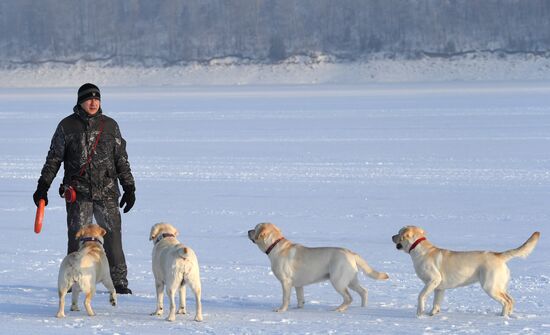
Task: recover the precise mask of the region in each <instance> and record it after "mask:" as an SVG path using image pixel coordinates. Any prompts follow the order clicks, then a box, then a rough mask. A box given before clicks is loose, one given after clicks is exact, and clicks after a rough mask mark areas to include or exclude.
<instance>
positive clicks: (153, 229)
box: [149, 223, 159, 241]
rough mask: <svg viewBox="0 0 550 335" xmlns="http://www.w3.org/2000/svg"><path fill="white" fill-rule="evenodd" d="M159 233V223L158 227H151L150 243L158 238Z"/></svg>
mask: <svg viewBox="0 0 550 335" xmlns="http://www.w3.org/2000/svg"><path fill="white" fill-rule="evenodd" d="M158 233H159V231H158V223H157V224H156V225H154V226H153V227H151V232H150V233H149V241H152V240H154V239H155V238H156V237H157V235H158Z"/></svg>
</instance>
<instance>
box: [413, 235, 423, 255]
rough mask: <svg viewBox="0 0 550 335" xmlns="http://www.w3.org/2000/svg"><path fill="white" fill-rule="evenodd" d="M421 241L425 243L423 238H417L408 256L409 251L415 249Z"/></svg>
mask: <svg viewBox="0 0 550 335" xmlns="http://www.w3.org/2000/svg"><path fill="white" fill-rule="evenodd" d="M422 241H426V238H425V237H421V238H419V239H418V240H416V241H414V243H413V245H411V248H410V249H409V254H410V253H411V251H413V250H414V248H416V247H417V246H418V245H419V244H420V242H422Z"/></svg>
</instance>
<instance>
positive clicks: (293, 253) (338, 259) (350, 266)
mask: <svg viewBox="0 0 550 335" xmlns="http://www.w3.org/2000/svg"><path fill="white" fill-rule="evenodd" d="M248 238H249V239H250V240H251V241H252V242H254V243H255V244H256V245H257V246H258V248H260V250H261V251H262V252H265V253H266V254H267V255H268V257H269V260H270V261H271V270H272V271H273V273H274V274H275V277H277V279H278V280H279V281H280V282H281V285H282V286H283V303H282V305H281V306H280V307H279V308H277V309H276V310H275V311H276V312H284V311H286V310H287V309H288V304H289V303H290V293H291V289H292V287H295V288H296V297H297V300H298V308H303V307H304V286H305V285H308V284H313V283H317V282H321V281H324V280H330V282H331V283H332V286H334V288H335V289H336V291H337V292H338V293H340V294H341V295H342V297H343V298H344V302H343V303H342V304H341V305H340V306H338V308H336V311H339V312H343V311H345V310H346V309H347V308H348V307H349V305H350V304H351V301H352V298H351V295H350V293H349V290H348V288H349V289H352V290H353V291H355V292H357V293H358V294H359V295H360V296H361V306H363V307H364V306H366V305H367V289H366V288H364V287H362V286H361V284H360V283H359V280H358V278H357V272H358V271H359V270H358V268H361V270H363V272H365V274H367V275H368V276H369V277H371V278H374V279H388V275H387V274H386V273H380V272H377V271H374V270H373V269H371V268H370V267H369V265H368V264H367V262H365V260H364V259H363V258H361V257H360V256H359V255H357V254H356V253H354V252H351V251H349V250H347V249H343V248H326V247H325V248H308V247H304V246H302V245H300V244H295V243H292V242H290V241H289V240H287V239H285V238H284V237H283V235H282V233H281V231H280V230H279V228H277V227H276V226H275V225H274V224H272V223H260V224H258V225H256V227H255V228H254V229H252V230H249V231H248Z"/></svg>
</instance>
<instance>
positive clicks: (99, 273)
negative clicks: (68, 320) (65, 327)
mask: <svg viewBox="0 0 550 335" xmlns="http://www.w3.org/2000/svg"><path fill="white" fill-rule="evenodd" d="M105 233H106V232H105V229H103V228H101V227H100V226H98V225H96V224H89V225H85V226H83V227H82V228H80V230H79V231H78V233H76V238H78V239H80V248H79V249H78V251H75V252H72V253H70V254H68V255H67V256H65V258H64V259H63V261H62V262H61V267H60V268H59V276H58V279H57V289H58V294H59V311H58V312H57V317H58V318H63V317H65V295H66V294H67V291H68V290H69V289H70V288H71V287H72V290H73V292H72V304H71V311H78V310H79V309H78V294H79V293H80V291H82V292H84V294H85V295H86V299H85V300H84V306H85V307H86V312H88V315H89V316H93V315H95V313H94V311H93V310H92V305H91V301H92V297H93V296H94V294H95V285H96V283H99V282H101V283H103V285H104V286H105V287H106V288H107V289H108V290H109V302H110V303H111V305H113V306H116V291H115V287H114V285H113V281H112V280H111V274H110V272H109V262H108V261H107V257H106V256H105V251H104V250H103V236H104V235H105Z"/></svg>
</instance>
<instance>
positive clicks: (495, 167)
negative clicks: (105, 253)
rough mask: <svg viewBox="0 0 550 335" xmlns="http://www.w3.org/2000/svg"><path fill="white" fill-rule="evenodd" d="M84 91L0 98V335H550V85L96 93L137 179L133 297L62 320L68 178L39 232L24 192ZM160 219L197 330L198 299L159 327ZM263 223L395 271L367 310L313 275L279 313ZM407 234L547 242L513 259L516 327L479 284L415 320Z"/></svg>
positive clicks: (372, 292)
mask: <svg viewBox="0 0 550 335" xmlns="http://www.w3.org/2000/svg"><path fill="white" fill-rule="evenodd" d="M4 79H5V78H4V77H3V78H2V86H4V87H6V86H9V84H10V83H9V82H6V81H4ZM51 79H55V78H51ZM61 82H63V83H67V82H68V81H67V80H65V79H63V78H61ZM24 86H30V84H27V85H24ZM75 92H76V87H71V88H19V89H15V88H3V89H0V228H1V230H2V232H3V234H2V235H3V237H2V243H0V252H1V255H2V257H1V258H0V324H1V325H2V327H1V328H0V333H2V334H16V333H17V334H74V333H75V332H77V331H78V332H79V333H83V334H168V333H176V332H178V333H186V334H192V333H194V334H476V333H479V334H550V300H549V298H550V290H549V286H550V261H549V260H548V256H547V255H548V253H549V252H550V250H549V249H550V247H549V244H548V242H547V238H546V236H548V233H550V232H549V229H548V222H549V219H550V212H549V211H550V206H548V199H549V195H550V187H549V182H550V169H549V167H550V156H549V150H548V148H549V145H550V135H549V134H550V104H549V101H550V100H549V98H548V97H549V96H550V82H548V81H539V82H517V81H507V82H455V83H400V84H380V83H379V84H369V85H359V84H357V85H303V86H299V85H295V86H291V85H263V86H185V87H181V86H180V87H177V86H172V87H109V86H107V87H104V88H103V90H102V93H103V107H104V110H105V112H106V114H108V115H111V116H113V117H114V118H115V119H116V120H117V121H118V122H119V124H120V126H121V128H122V132H123V135H124V136H125V138H126V139H127V141H128V152H129V155H130V161H131V163H132V168H133V171H134V176H135V178H136V183H137V202H136V206H135V207H134V209H132V211H131V212H129V213H128V214H124V215H123V230H124V232H123V239H124V249H125V252H126V257H127V262H128V266H129V281H130V287H131V289H132V290H133V291H134V295H132V296H120V297H119V300H118V302H119V305H118V306H117V307H115V308H113V307H111V306H110V305H109V304H108V295H107V294H106V292H105V289H104V288H103V287H102V286H99V293H98V294H97V295H96V297H95V298H94V299H93V302H92V303H93V306H94V308H95V311H96V313H97V314H98V315H97V316H96V317H93V318H90V317H88V316H86V315H85V312H83V311H81V312H69V311H68V308H67V317H66V318H65V319H61V320H60V319H56V318H55V313H56V310H57V304H58V298H57V293H56V283H57V273H58V269H59V265H60V263H61V260H62V258H63V257H64V255H65V251H66V228H65V209H64V203H63V200H62V199H61V198H59V197H57V196H56V193H57V192H56V190H57V185H58V184H59V182H60V178H59V177H58V178H57V179H56V180H55V181H54V183H53V186H52V189H51V191H50V194H49V197H50V204H49V206H48V207H47V208H46V217H45V222H44V229H43V231H42V233H40V234H38V235H37V234H34V232H33V231H32V225H33V220H34V215H35V206H34V204H33V202H32V199H31V198H32V197H31V195H32V193H33V192H34V189H35V186H36V181H37V179H38V177H39V173H40V169H41V167H42V164H43V163H44V159H45V156H46V152H47V150H48V147H49V142H50V139H51V136H52V134H53V132H54V129H55V127H56V125H57V123H58V122H59V120H61V118H63V117H64V116H66V115H68V114H69V113H70V111H71V108H72V106H73V104H74V102H75V99H76V93H75ZM59 175H61V172H60V173H59ZM159 221H168V222H171V223H173V224H174V225H175V226H176V227H177V228H179V229H180V233H181V235H180V241H182V242H183V243H185V244H187V245H189V246H190V247H192V248H193V249H194V250H195V252H196V253H197V255H198V257H199V261H200V265H201V276H202V284H203V310H204V318H205V320H204V322H202V323H197V322H194V321H192V317H193V315H194V314H193V310H194V302H193V297H192V294H190V293H188V308H189V310H190V311H191V314H190V315H185V316H178V318H177V320H176V322H173V323H170V322H167V321H165V320H164V319H163V318H158V317H153V316H150V315H149V313H151V312H152V311H153V310H154V308H155V293H154V287H153V275H152V272H151V249H152V244H151V243H150V242H149V241H148V238H147V237H148V232H149V229H150V227H151V225H153V224H154V223H156V222H159ZM264 221H271V222H273V223H275V224H277V225H279V226H280V227H281V229H282V230H283V232H284V234H285V236H286V237H287V238H289V239H291V240H293V241H294V242H298V243H302V244H304V245H307V246H342V247H346V248H349V249H351V250H354V251H356V252H358V253H359V254H361V255H362V256H363V257H364V258H365V259H366V260H367V261H368V262H369V264H370V265H371V266H372V267H373V268H375V269H377V270H379V271H385V272H388V273H389V275H390V279H389V280H388V281H374V280H371V279H370V278H367V277H365V276H364V275H360V281H361V282H362V284H363V285H364V286H366V287H367V288H368V289H369V304H368V306H367V307H366V308H361V307H360V302H359V300H360V299H359V297H358V296H357V295H354V296H353V297H354V302H353V303H352V306H351V307H350V308H349V310H348V311H346V312H345V313H338V312H334V311H332V310H333V309H334V308H335V307H336V306H338V305H339V304H340V302H341V298H340V296H339V295H338V294H337V293H336V292H335V291H334V289H333V288H332V287H331V286H330V284H328V283H320V284H314V285H311V286H307V287H306V289H305V293H306V305H305V308H304V309H300V310H297V309H295V308H292V309H290V310H289V311H287V312H285V313H275V312H272V309H273V308H275V307H277V306H278V305H279V304H280V302H281V287H280V284H279V283H278V281H277V280H276V279H275V277H274V276H273V274H272V273H271V271H270V267H269V261H268V259H267V257H266V256H265V255H264V254H262V253H261V252H260V251H259V250H258V249H257V247H256V246H255V245H253V244H252V243H250V241H248V239H247V237H246V231H247V230H248V229H251V228H252V227H253V226H254V225H255V224H257V223H259V222H264ZM411 224H412V225H418V226H421V227H423V228H425V229H426V230H427V232H428V238H429V239H430V240H431V241H432V242H433V243H435V244H436V245H439V246H442V247H445V248H450V249H455V250H472V249H478V250H487V249H488V250H496V251H502V250H507V249H510V248H515V247H517V246H519V245H520V244H521V243H523V242H524V241H525V240H526V239H527V238H528V237H529V235H530V234H531V233H532V232H533V231H537V230H538V231H541V233H542V238H541V240H540V242H539V244H538V246H537V247H536V249H535V250H534V252H533V254H531V255H530V256H529V257H528V258H527V259H525V260H523V259H519V260H512V261H510V263H509V266H510V268H511V272H512V280H511V282H510V293H511V295H512V296H513V297H514V298H515V300H516V306H515V311H514V313H513V315H512V316H511V317H509V318H503V317H500V316H498V314H499V312H500V306H499V305H498V304H497V303H496V302H494V301H493V300H491V299H490V298H489V297H488V296H487V295H486V294H485V293H484V292H483V291H482V290H481V288H480V287H479V286H478V285H474V286H469V287H465V288H460V289H456V290H451V291H448V293H447V295H446V297H445V301H444V304H443V305H442V313H441V314H440V315H438V316H435V317H423V318H416V316H415V311H416V297H417V294H418V292H419V291H420V289H421V288H422V283H421V281H420V280H419V279H418V278H417V277H416V275H415V273H414V269H413V267H412V264H411V260H410V258H409V256H408V255H406V254H404V253H402V252H398V251H397V250H395V247H394V245H393V243H392V242H391V240H390V238H391V236H392V235H393V234H395V233H396V232H397V231H398V229H399V228H401V227H402V226H404V225H411ZM81 300H82V299H81ZM295 304H296V301H295V296H294V295H293V296H292V305H293V307H294V306H295ZM430 305H431V299H430V300H429V303H428V306H427V307H428V308H429V307H430Z"/></svg>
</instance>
